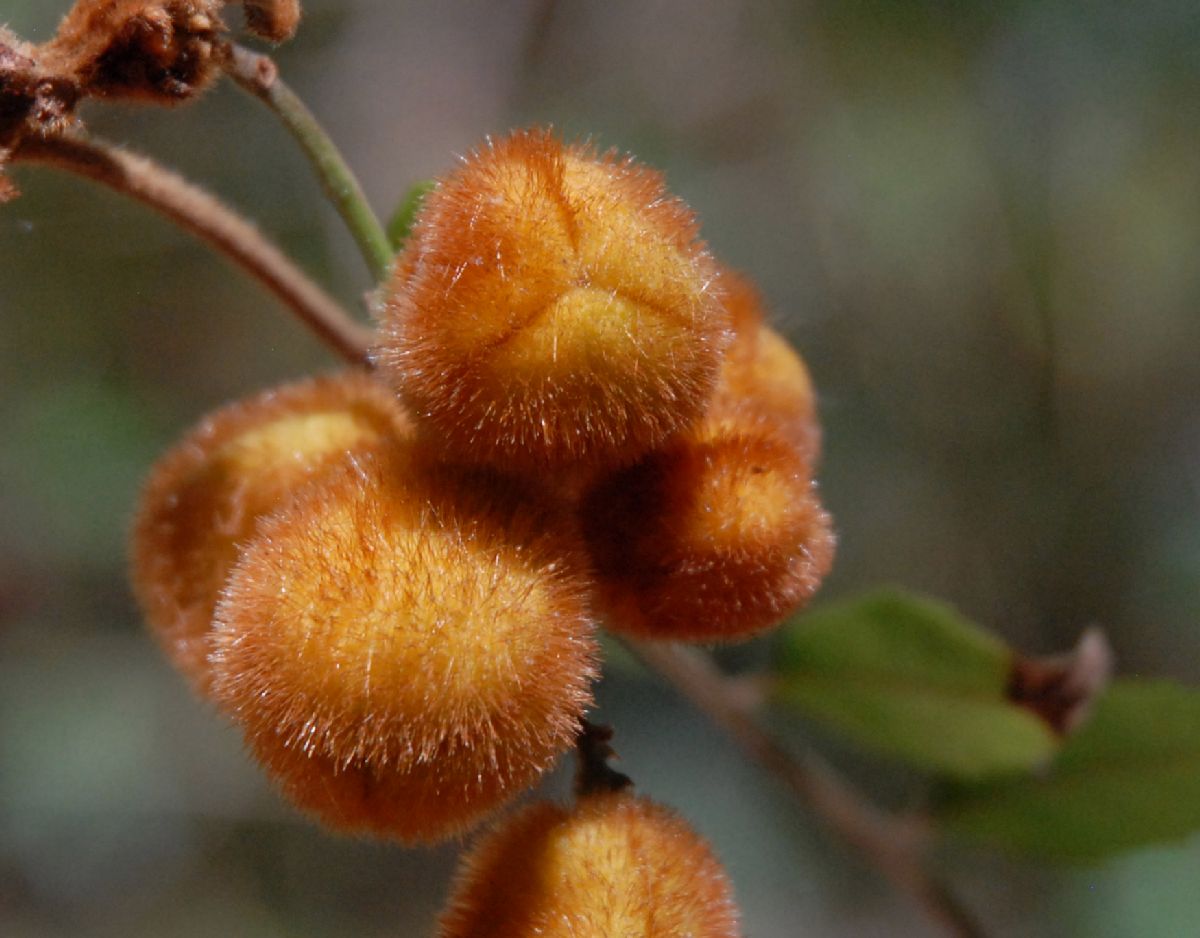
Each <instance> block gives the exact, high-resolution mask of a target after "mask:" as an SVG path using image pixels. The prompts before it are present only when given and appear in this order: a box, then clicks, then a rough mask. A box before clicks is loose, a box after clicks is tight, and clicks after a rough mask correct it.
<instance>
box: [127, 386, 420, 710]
mask: <svg viewBox="0 0 1200 938" xmlns="http://www.w3.org/2000/svg"><path fill="white" fill-rule="evenodd" d="M408 432H409V425H408V420H407V417H406V416H405V415H404V412H403V410H402V408H401V407H400V404H399V402H398V401H397V399H396V396H395V394H394V393H393V392H392V391H391V390H390V389H388V388H386V387H385V386H384V385H382V384H380V383H379V382H378V381H375V380H374V379H372V378H370V377H368V376H367V375H366V374H364V373H362V372H345V373H342V374H339V375H333V376H329V377H323V378H315V379H310V380H305V381H300V382H297V383H294V384H289V385H285V386H283V387H281V388H277V389H274V390H270V391H267V392H264V393H262V394H259V395H256V396H255V397H252V398H249V399H247V400H244V401H240V402H238V403H235V404H231V405H229V406H226V407H223V408H221V409H220V410H218V411H215V412H214V413H212V414H210V415H209V416H208V417H206V418H205V419H204V420H203V421H201V423H200V424H199V425H198V426H197V427H195V428H194V429H193V430H192V431H191V432H189V433H188V434H187V435H186V436H185V437H184V438H183V440H182V441H181V442H179V443H178V444H177V445H176V446H175V447H174V448H172V449H171V450H169V451H168V452H167V453H166V455H164V456H163V457H162V458H161V459H160V460H159V461H158V462H157V463H156V464H155V466H154V468H153V470H152V471H151V473H150V476H149V478H148V480H147V481H146V484H145V487H144V488H143V490H142V495H141V500H140V502H139V504H138V511H137V515H136V518H135V521H134V525H133V538H132V545H131V554H132V573H133V586H134V592H135V593H136V594H137V597H138V600H139V602H140V604H141V607H142V610H143V613H144V614H145V616H146V620H147V621H148V622H149V624H150V627H151V629H152V631H153V632H154V634H155V635H156V636H157V638H158V639H159V641H160V643H161V644H162V646H163V648H164V649H165V650H166V652H167V655H168V656H169V657H170V658H171V660H172V662H173V663H174V664H175V665H176V667H178V668H179V669H180V670H181V671H182V672H183V673H184V675H185V676H186V677H187V678H188V679H189V680H190V681H191V683H192V684H193V686H194V687H195V688H196V689H197V690H198V691H200V692H201V693H204V692H206V690H207V687H208V684H209V680H210V672H209V668H208V662H207V655H208V637H209V631H210V627H211V623H212V618H213V610H214V609H215V607H216V604H217V597H218V594H219V593H220V590H221V587H222V586H223V585H224V583H225V579H226V577H227V575H228V573H229V571H230V569H231V568H232V567H233V565H234V563H235V562H236V560H237V558H238V554H239V549H240V547H241V545H242V543H243V542H245V540H246V539H247V538H249V537H250V536H251V535H252V534H253V533H254V531H255V527H256V525H257V522H258V520H259V519H260V518H261V517H262V516H263V515H265V514H267V513H269V512H271V511H273V510H274V509H275V508H276V507H278V506H279V505H280V504H281V503H282V502H283V501H285V500H286V499H287V497H288V495H289V493H290V492H291V491H292V490H293V489H295V488H296V487H297V486H298V485H300V484H302V483H303V482H305V481H307V480H309V479H311V478H313V477H314V476H317V475H319V474H321V473H322V472H325V471H328V470H329V469H330V468H331V467H333V466H335V465H338V464H339V463H342V462H345V461H346V460H347V459H348V458H349V457H350V456H351V455H353V454H361V453H365V452H369V451H371V450H374V449H378V448H380V447H382V446H385V445H387V443H388V441H389V440H391V439H392V438H395V437H400V436H404V435H406V434H408Z"/></svg>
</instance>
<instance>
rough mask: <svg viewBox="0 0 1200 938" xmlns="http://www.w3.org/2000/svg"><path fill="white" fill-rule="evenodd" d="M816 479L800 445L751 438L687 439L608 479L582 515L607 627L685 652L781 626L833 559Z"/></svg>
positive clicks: (591, 495) (590, 497)
mask: <svg viewBox="0 0 1200 938" xmlns="http://www.w3.org/2000/svg"><path fill="white" fill-rule="evenodd" d="M811 478H812V477H811V474H810V470H809V467H808V462H807V458H806V456H805V454H804V453H802V452H801V451H800V450H798V449H797V447H796V446H795V445H794V444H793V443H791V442H790V441H787V440H784V439H781V438H777V437H770V436H766V435H761V434H757V433H754V432H750V433H746V434H741V433H724V434H720V435H713V436H709V437H708V438H700V437H688V438H683V439H680V440H677V441H676V442H675V443H674V444H673V445H671V446H669V447H667V448H665V449H663V450H660V451H657V452H655V453H652V454H651V455H650V456H648V457H647V458H646V459H644V460H642V461H641V462H640V463H638V464H637V465H635V466H633V467H631V468H628V469H625V470H623V471H620V472H617V473H615V474H613V475H611V476H610V477H608V478H607V479H606V480H605V481H603V482H601V483H600V484H599V485H597V486H596V487H595V488H594V489H592V491H591V492H590V493H589V494H588V495H587V496H586V497H585V498H584V501H583V505H582V513H583V523H584V533H585V536H586V538H587V544H588V549H589V551H590V553H591V557H592V562H593V566H594V568H595V576H596V603H597V606H598V608H599V611H600V612H601V613H602V614H603V616H604V618H605V622H606V624H607V625H608V626H609V627H611V628H612V629H614V630H615V631H621V632H628V633H631V634H634V635H639V636H642V637H646V638H662V639H682V640H689V641H725V640H733V639H742V638H748V637H750V635H752V634H753V633H755V632H758V631H761V630H763V629H766V628H770V627H771V626H773V625H775V624H777V623H778V622H779V621H780V620H782V619H783V618H784V617H785V616H786V615H787V614H788V613H790V612H792V611H793V610H795V609H796V608H798V607H799V606H801V605H802V604H804V603H805V602H807V601H808V599H809V597H811V596H812V594H813V593H814V592H815V591H816V589H817V587H818V586H819V585H820V582H821V580H822V578H823V577H824V576H825V574H826V573H827V572H828V570H829V567H830V564H831V562H832V559H833V547H834V536H833V532H832V529H831V527H830V521H829V516H828V515H827V514H826V513H825V511H824V510H823V509H822V508H821V504H820V502H819V501H818V499H817V494H816V489H815V486H814V484H813V482H812V481H811Z"/></svg>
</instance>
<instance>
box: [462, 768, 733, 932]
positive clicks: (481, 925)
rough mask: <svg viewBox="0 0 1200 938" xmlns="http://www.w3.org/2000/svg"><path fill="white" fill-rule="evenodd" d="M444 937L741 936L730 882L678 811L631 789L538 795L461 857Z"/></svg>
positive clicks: (711, 853) (708, 848) (709, 851)
mask: <svg viewBox="0 0 1200 938" xmlns="http://www.w3.org/2000/svg"><path fill="white" fill-rule="evenodd" d="M438 935H439V938H483V936H487V938H529V936H531V935H539V936H541V938H615V936H626V935H637V936H639V938H682V936H685V935H686V936H689V938H738V936H739V935H741V929H740V928H739V926H738V909H737V905H736V903H735V901H734V898H733V889H732V887H731V886H730V883H729V878H728V876H727V875H726V873H725V871H724V869H723V868H722V867H721V864H720V862H719V861H718V860H717V858H716V857H715V856H714V855H713V852H712V849H711V848H710V847H709V845H708V844H707V843H706V842H705V841H704V839H703V838H702V837H700V836H699V835H698V834H697V833H696V832H695V831H694V830H692V828H691V826H690V825H689V824H688V823H687V822H686V821H685V820H683V818H681V817H680V816H679V815H678V814H676V813H675V812H674V811H671V810H670V809H668V808H665V807H663V806H662V805H659V804H656V803H655V802H653V801H649V800H648V799H645V798H637V797H634V796H633V795H632V794H630V793H629V792H628V791H620V792H598V793H594V794H585V795H581V796H580V797H579V798H578V799H577V801H576V803H575V805H574V806H573V807H570V808H565V807H562V806H560V805H557V804H553V803H550V802H540V803H536V804H533V805H530V806H529V807H527V808H525V809H524V810H522V811H520V812H518V813H517V814H515V815H514V816H512V817H510V818H507V819H506V820H504V821H501V822H500V823H499V824H498V825H496V827H495V829H493V830H492V831H490V832H489V833H488V834H486V835H485V836H484V837H482V838H481V839H480V841H479V842H478V843H477V844H476V845H475V846H474V847H473V848H472V849H471V851H470V852H469V853H468V854H467V855H466V856H465V857H464V858H463V860H462V861H461V863H460V864H459V869H458V873H457V874H456V878H455V883H454V886H453V888H452V891H451V895H450V901H449V903H448V904H447V908H446V911H445V912H444V913H443V914H442V918H441V922H440V926H439V930H438Z"/></svg>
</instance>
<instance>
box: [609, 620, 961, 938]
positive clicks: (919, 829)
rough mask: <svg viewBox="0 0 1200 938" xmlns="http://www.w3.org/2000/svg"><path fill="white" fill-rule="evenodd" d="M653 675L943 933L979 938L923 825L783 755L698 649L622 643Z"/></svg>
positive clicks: (831, 774) (812, 761) (829, 773)
mask: <svg viewBox="0 0 1200 938" xmlns="http://www.w3.org/2000/svg"><path fill="white" fill-rule="evenodd" d="M625 645H626V647H627V648H629V650H630V651H631V652H632V653H633V654H634V655H635V656H637V658H638V659H639V660H640V661H642V662H643V663H644V664H645V665H646V666H647V667H649V668H650V669H651V670H652V671H654V672H656V673H657V674H659V675H660V676H661V677H663V678H665V679H666V680H667V682H668V683H670V684H671V685H672V686H673V687H674V688H675V689H676V690H677V691H679V693H680V694H681V695H683V696H684V697H685V698H686V699H687V700H688V701H690V702H691V703H692V704H693V705H694V706H695V707H696V708H697V709H699V710H700V711H702V712H703V713H705V714H707V715H708V717H709V718H711V719H712V720H713V722H714V723H717V724H718V725H720V726H721V727H723V728H724V729H725V730H726V731H727V732H728V733H729V734H730V735H731V736H732V737H733V738H734V739H735V740H736V741H737V742H738V744H739V745H741V747H742V748H743V749H744V750H745V751H746V752H747V753H748V754H749V755H750V756H751V757H752V758H754V759H755V760H756V761H757V762H758V763H759V764H761V765H762V766H763V767H764V768H766V769H768V770H769V771H771V772H772V773H774V774H775V775H777V776H778V777H779V778H780V779H781V780H783V781H784V782H785V783H786V784H787V785H788V787H789V788H791V789H792V791H793V792H795V793H796V794H797V795H798V796H799V797H800V799H801V800H802V801H803V802H804V803H805V804H807V805H808V806H809V808H811V809H812V810H813V811H814V812H815V813H816V814H818V815H819V816H820V817H822V818H823V819H824V820H825V822H826V823H827V824H829V826H830V827H832V828H833V829H834V830H835V831H836V832H837V833H838V834H839V835H840V836H841V837H842V839H844V840H845V841H846V842H847V843H849V844H851V845H852V846H853V847H855V848H856V849H857V850H858V851H859V852H860V853H861V854H862V855H863V856H864V857H865V858H866V860H867V862H869V863H870V864H871V865H872V866H873V867H875V868H876V869H877V870H879V872H880V873H881V874H882V875H883V876H885V877H886V878H887V879H888V880H889V881H890V882H891V883H892V884H893V885H894V886H895V887H896V888H897V889H900V890H901V891H903V892H905V893H906V894H908V895H909V896H911V897H912V898H913V899H914V900H916V902H917V903H919V904H920V905H921V907H922V908H923V909H924V910H925V913H926V914H927V915H928V916H929V917H930V918H931V919H933V920H934V921H936V922H937V923H938V924H939V925H941V926H942V927H943V928H944V929H945V931H946V932H947V934H950V935H954V936H957V938H978V936H981V935H982V934H983V932H982V930H981V928H980V926H979V925H978V924H977V923H976V922H975V921H974V920H973V919H972V918H971V916H970V914H969V913H968V912H967V911H966V910H965V909H963V908H962V907H961V906H960V905H959V904H958V902H957V901H956V900H955V899H954V898H953V897H952V896H951V895H950V894H949V893H948V892H947V891H946V890H945V888H944V887H943V886H941V885H940V884H939V883H938V882H937V881H936V880H934V879H933V878H932V877H931V876H930V875H929V873H928V872H927V870H926V869H925V864H924V857H925V854H926V853H927V850H928V847H929V843H930V831H929V829H928V826H927V824H926V823H925V822H923V821H922V820H921V819H919V818H915V817H898V816H895V815H891V814H887V813H884V812H882V811H880V810H879V809H877V808H875V807H874V806H873V805H871V804H870V803H869V802H868V801H867V800H866V799H865V798H864V797H863V796H861V795H860V794H859V793H858V792H856V791H855V790H854V789H853V788H852V787H851V786H850V785H849V783H848V782H846V781H845V780H844V779H842V778H841V777H840V776H838V774H837V773H836V772H835V771H834V770H833V768H832V767H831V766H829V765H828V764H826V763H825V762H824V761H823V760H821V759H819V758H817V756H815V755H812V754H809V755H806V756H805V757H804V758H803V759H798V758H796V757H794V756H793V755H792V754H790V753H789V752H787V751H785V750H784V749H783V747H781V746H780V745H779V743H778V742H776V741H775V739H774V738H773V737H772V736H771V735H770V734H769V733H767V732H766V731H765V730H763V729H762V727H760V726H759V725H758V723H757V722H755V720H754V718H753V715H752V713H751V710H750V708H749V707H748V706H747V700H748V698H747V696H746V695H745V694H743V693H740V692H736V690H734V691H731V688H730V687H729V682H728V680H727V679H726V678H725V676H724V675H722V674H721V672H720V671H718V670H717V668H716V666H715V665H714V664H713V662H712V660H711V659H710V658H708V657H707V656H706V655H704V654H703V653H701V652H699V651H694V650H691V649H687V648H684V647H682V646H680V645H673V644H669V643H660V642H642V641H634V640H631V639H627V640H625Z"/></svg>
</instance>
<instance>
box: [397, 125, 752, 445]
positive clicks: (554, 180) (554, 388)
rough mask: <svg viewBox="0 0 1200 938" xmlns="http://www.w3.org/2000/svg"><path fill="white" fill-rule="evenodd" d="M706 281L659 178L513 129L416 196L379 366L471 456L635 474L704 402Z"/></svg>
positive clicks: (711, 273)
mask: <svg viewBox="0 0 1200 938" xmlns="http://www.w3.org/2000/svg"><path fill="white" fill-rule="evenodd" d="M717 279H718V276H717V271H716V268H715V266H714V263H713V261H712V260H711V258H710V257H709V255H708V253H707V251H706V250H705V248H704V247H703V245H702V244H701V243H700V242H699V241H698V240H697V226H696V222H695V219H694V217H693V216H692V214H691V212H690V211H689V210H688V209H687V207H686V206H685V205H684V204H683V203H682V202H680V201H679V200H677V199H674V198H671V197H670V196H668V195H667V193H666V190H665V188H664V185H663V180H662V177H661V176H660V175H659V174H658V173H655V172H653V171H651V170H649V169H647V168H645V167H642V166H639V165H638V164H636V163H635V162H633V161H632V160H630V159H627V158H622V157H619V156H617V155H615V154H612V153H608V154H603V155H598V154H597V153H596V152H595V151H593V150H592V149H591V147H588V146H584V145H570V146H564V145H563V144H562V143H561V142H560V141H559V140H558V139H557V138H556V137H555V136H553V135H552V134H550V133H548V132H544V131H527V132H519V133H515V134H513V135H512V136H510V137H507V138H505V139H502V140H494V141H488V143H487V144H486V145H485V146H484V147H482V148H481V149H480V150H478V151H476V152H475V153H473V154H471V155H470V156H469V157H468V158H467V159H466V161H465V162H464V164H463V165H462V166H461V167H460V168H459V169H458V170H457V171H456V172H454V173H452V174H450V175H449V176H447V177H446V178H444V179H443V180H441V181H440V183H439V184H438V186H437V188H436V189H434V190H433V191H432V192H430V193H429V195H428V196H427V197H426V200H425V203H424V205H423V208H422V210H421V213H420V215H419V218H418V220H417V223H416V225H415V227H414V229H413V233H412V235H411V237H410V239H409V242H408V245H407V247H406V251H405V253H404V255H403V256H402V257H401V259H400V260H399V262H398V264H397V268H396V273H395V275H394V276H393V279H392V282H391V284H390V287H389V289H388V293H387V300H386V304H385V313H384V318H383V324H382V330H381V340H380V344H379V347H378V349H377V350H376V352H375V357H376V360H377V361H378V362H379V363H380V365H382V367H383V368H384V370H385V371H386V373H387V374H388V375H390V376H391V379H392V380H393V382H394V383H395V384H396V386H397V387H398V388H399V389H400V390H401V391H402V393H403V394H404V396H405V397H406V399H407V400H408V401H409V402H410V403H411V405H412V406H413V409H414V411H415V413H417V414H418V415H419V417H420V418H422V419H423V420H426V421H428V423H429V424H430V425H431V427H432V428H433V431H434V432H435V433H436V434H437V436H438V438H439V439H440V440H443V441H444V443H445V445H447V446H449V447H451V448H452V449H454V450H455V451H457V452H458V453H459V454H460V455H461V456H463V457H464V458H470V459H472V460H477V461H486V462H491V463H496V464H500V465H503V466H506V467H507V466H520V467H524V468H536V469H545V468H548V467H549V468H560V467H563V466H566V465H572V464H596V465H614V464H617V463H621V462H629V461H631V460H632V459H635V458H636V457H637V456H639V455H641V454H642V453H644V452H646V451H647V450H649V449H650V448H652V447H653V446H656V445H658V444H659V443H661V442H662V441H663V440H664V439H665V438H666V437H667V436H668V435H669V434H671V433H672V432H674V431H676V430H679V429H680V428H682V427H684V426H686V425H687V424H688V423H690V422H691V421H692V420H693V419H694V418H695V417H697V416H698V415H699V414H700V413H701V412H702V411H703V409H704V408H705V406H706V405H707V403H708V399H709V397H710V396H711V394H712V390H713V387H714V384H715V381H716V377H717V371H718V368H719V365H720V359H721V356H722V354H723V351H724V348H725V346H726V344H727V342H728V340H729V335H728V322H729V314H728V312H727V310H726V309H725V308H724V306H723V304H722V303H721V302H720V296H719V294H720V291H719V288H718V285H717Z"/></svg>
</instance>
